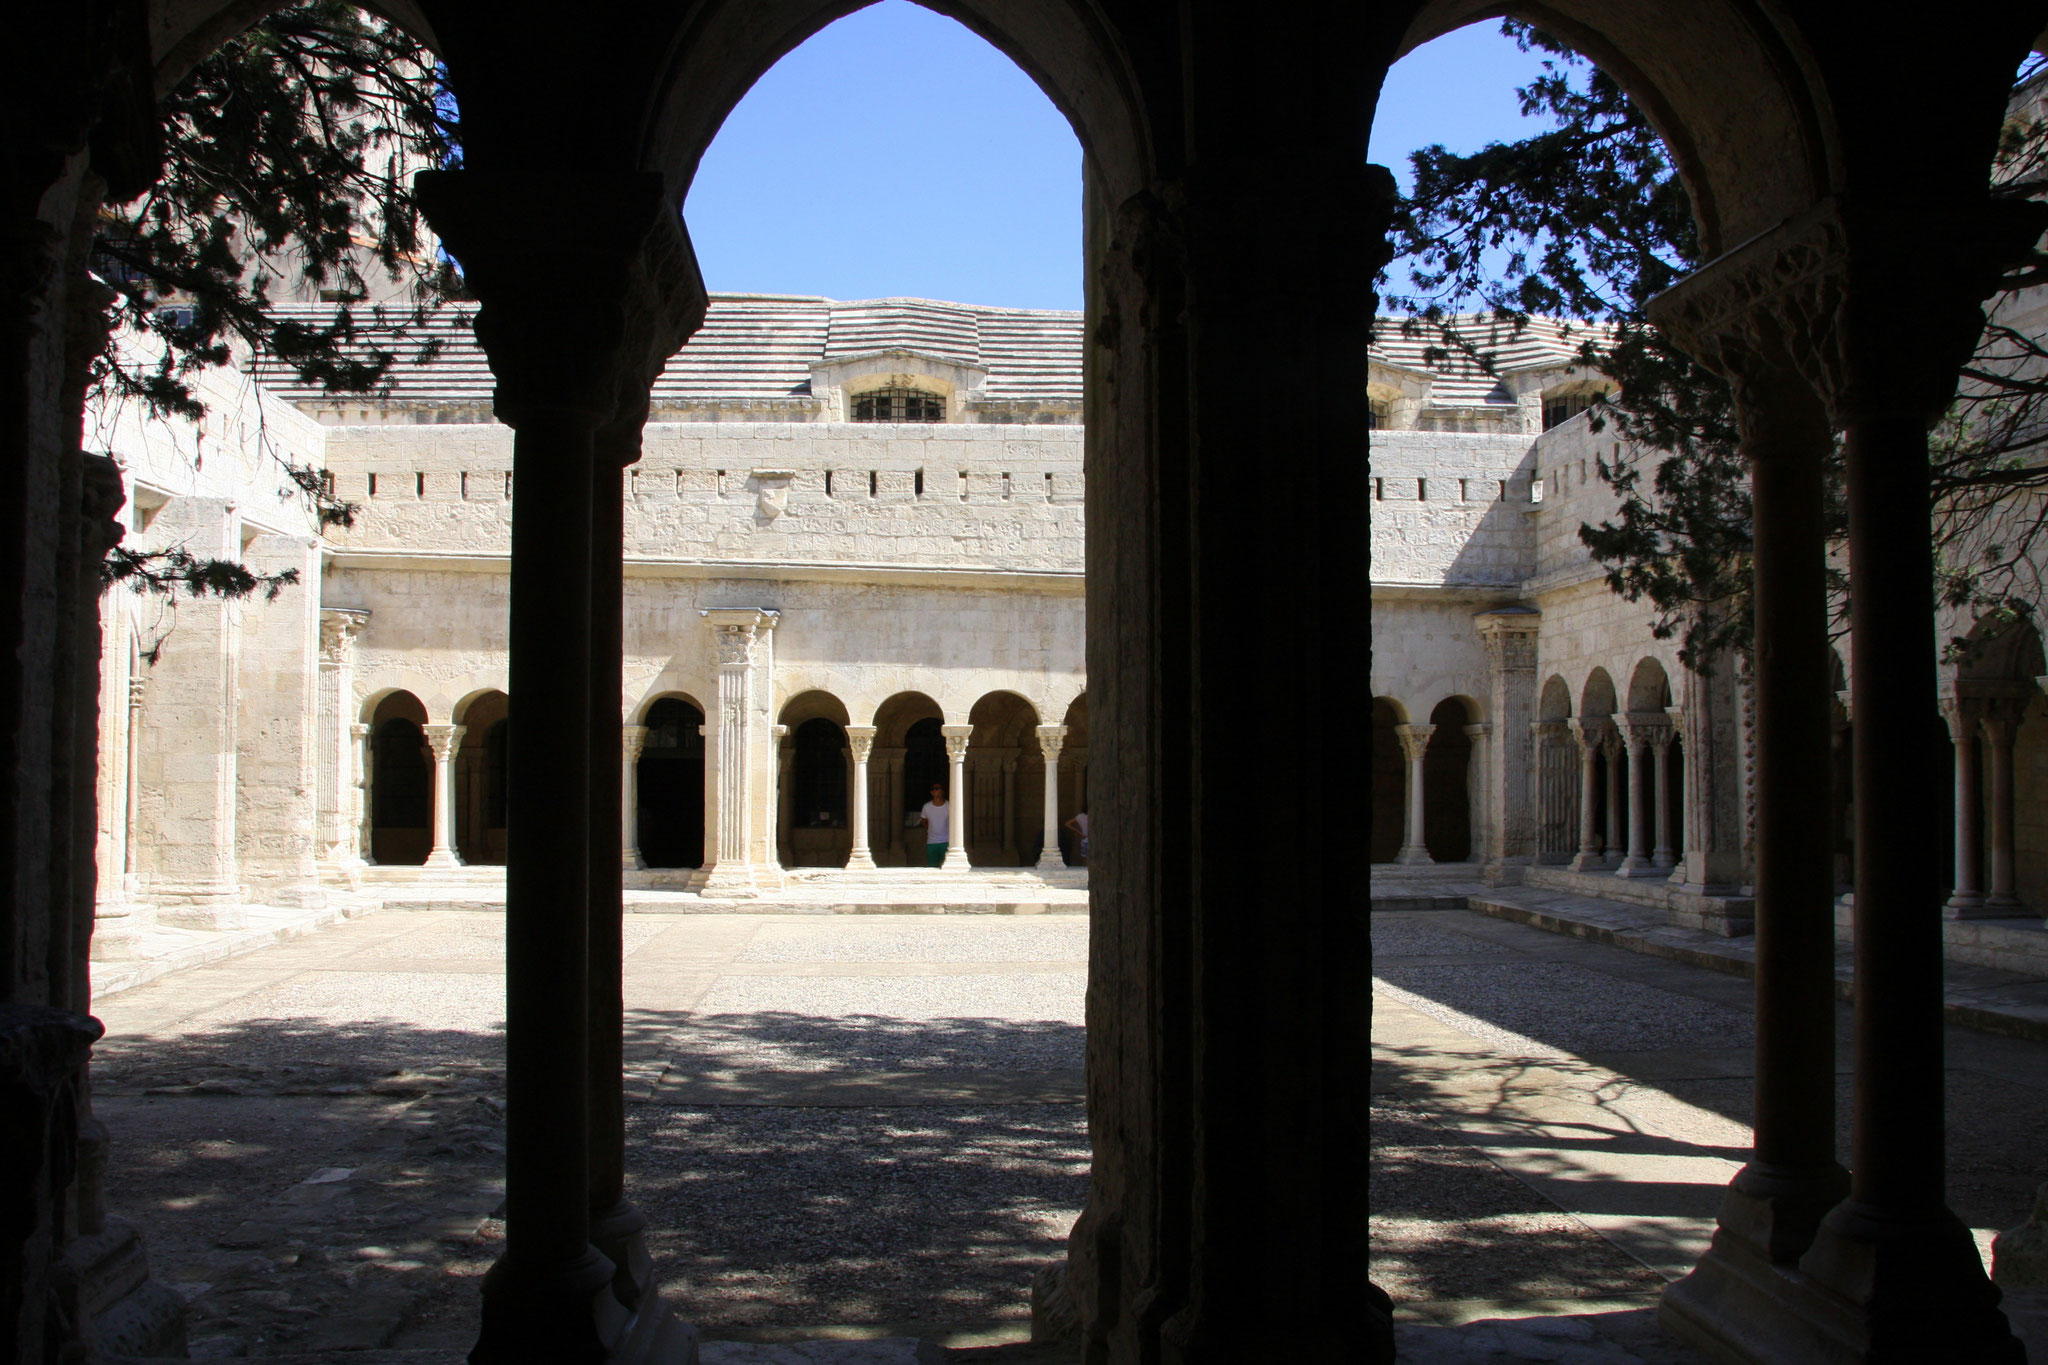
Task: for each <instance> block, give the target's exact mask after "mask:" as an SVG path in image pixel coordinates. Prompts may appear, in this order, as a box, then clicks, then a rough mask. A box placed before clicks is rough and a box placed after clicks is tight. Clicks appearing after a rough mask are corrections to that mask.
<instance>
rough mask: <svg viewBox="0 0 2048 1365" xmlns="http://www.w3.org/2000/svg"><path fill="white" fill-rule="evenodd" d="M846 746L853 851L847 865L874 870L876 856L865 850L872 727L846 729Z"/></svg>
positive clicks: (872, 738)
mask: <svg viewBox="0 0 2048 1365" xmlns="http://www.w3.org/2000/svg"><path fill="white" fill-rule="evenodd" d="M846 742H847V746H848V747H849V748H851V749H852V750H853V816H852V821H853V851H852V853H851V854H849V855H848V856H847V859H846V865H847V866H848V867H873V866H874V865H875V855H874V854H873V852H872V851H870V849H869V848H868V841H869V821H868V758H869V757H870V756H871V755H872V754H873V753H874V748H875V727H874V726H872V725H849V726H847V727H846Z"/></svg>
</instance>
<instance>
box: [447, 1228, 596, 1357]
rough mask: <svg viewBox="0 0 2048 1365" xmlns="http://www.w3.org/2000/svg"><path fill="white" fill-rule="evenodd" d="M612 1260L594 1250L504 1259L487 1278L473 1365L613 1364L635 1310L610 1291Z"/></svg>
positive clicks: (507, 1255) (472, 1353) (513, 1254)
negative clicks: (549, 1259)
mask: <svg viewBox="0 0 2048 1365" xmlns="http://www.w3.org/2000/svg"><path fill="white" fill-rule="evenodd" d="M611 1279H612V1263H611V1262H610V1261H608V1260H606V1259H605V1258H604V1256H603V1255H602V1254H600V1253H599V1252H598V1250H597V1248H595V1247H591V1248H589V1249H588V1250H586V1251H585V1252H584V1254H583V1255H582V1256H579V1257H577V1258H576V1259H575V1260H573V1261H569V1262H566V1263H560V1262H557V1263H548V1264H543V1265H537V1266H531V1267H529V1266H527V1265H525V1264H523V1263H522V1262H521V1260H520V1258H519V1257H518V1254H517V1253H516V1252H512V1251H507V1252H506V1253H505V1254H504V1255H503V1256H500V1257H499V1258H498V1260H497V1263H496V1264H495V1265H493V1266H492V1267H491V1268H490V1270H489V1271H487V1272H486V1273H485V1275H484V1285H483V1297H484V1306H483V1330H482V1331H481V1332H480V1333H479V1334H478V1336H477V1339H476V1346H475V1347H474V1348H473V1349H472V1350H471V1351H470V1353H469V1359H470V1362H471V1365H495V1362H499V1361H503V1362H505V1365H520V1363H521V1362H525V1361H532V1360H560V1361H611V1360H615V1359H617V1358H618V1356H617V1354H616V1353H617V1350H618V1348H619V1347H620V1346H621V1345H622V1344H623V1343H624V1342H625V1340H626V1336H627V1330H628V1329H629V1328H630V1327H631V1326H632V1325H633V1315H632V1314H630V1313H629V1312H628V1311H627V1310H626V1308H625V1307H624V1306H623V1305H621V1304H620V1303H619V1301H618V1300H617V1299H616V1298H614V1297H613V1296H612V1289H611Z"/></svg>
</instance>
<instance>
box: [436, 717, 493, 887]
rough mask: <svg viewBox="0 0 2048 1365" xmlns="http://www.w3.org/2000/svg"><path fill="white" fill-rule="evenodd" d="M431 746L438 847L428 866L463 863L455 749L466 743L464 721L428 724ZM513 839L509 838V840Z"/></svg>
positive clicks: (460, 864) (448, 865)
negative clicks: (457, 821)
mask: <svg viewBox="0 0 2048 1365" xmlns="http://www.w3.org/2000/svg"><path fill="white" fill-rule="evenodd" d="M422 728H424V729H425V731H426V734H427V746H428V747H429V748H431V749H432V750H433V751H434V848H433V851H432V852H430V853H428V854H427V864H426V865H427V866H428V867H461V866H462V858H461V856H460V855H459V854H457V853H456V851H455V752H456V750H458V749H459V748H461V747H462V736H463V733H464V732H465V731H466V730H467V729H468V727H467V726H463V725H428V726H424V727H422ZM508 842H509V841H508Z"/></svg>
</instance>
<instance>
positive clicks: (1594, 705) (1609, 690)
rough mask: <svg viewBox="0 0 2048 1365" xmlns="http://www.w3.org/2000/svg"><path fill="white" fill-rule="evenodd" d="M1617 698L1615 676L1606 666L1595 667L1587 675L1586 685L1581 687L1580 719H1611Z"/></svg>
mask: <svg viewBox="0 0 2048 1365" xmlns="http://www.w3.org/2000/svg"><path fill="white" fill-rule="evenodd" d="M1615 700H1616V698H1615V692H1614V678H1613V676H1612V675H1611V674H1609V673H1608V671H1607V670H1606V669H1604V668H1595V669H1594V670H1593V671H1592V672H1591V673H1588V674H1587V675H1586V684H1585V686H1583V687H1581V688H1580V689H1579V719H1580V720H1584V721H1596V720H1607V719H1610V718H1611V717H1612V716H1613V715H1614V707H1615Z"/></svg>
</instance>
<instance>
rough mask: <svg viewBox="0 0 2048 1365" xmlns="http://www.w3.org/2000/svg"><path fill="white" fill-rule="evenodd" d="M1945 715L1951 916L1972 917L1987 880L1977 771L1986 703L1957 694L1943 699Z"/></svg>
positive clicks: (1978, 909)
mask: <svg viewBox="0 0 2048 1365" xmlns="http://www.w3.org/2000/svg"><path fill="white" fill-rule="evenodd" d="M1941 715H1942V719H1943V720H1946V721H1947V722H1948V737H1949V742H1950V743H1951V744H1953V745H1954V746H1955V754H1956V760H1955V789H1956V801H1955V806H1956V870H1955V890H1954V892H1953V893H1952V894H1951V895H1950V896H1949V898H1948V905H1947V907H1946V908H1947V913H1948V916H1949V918H1950V919H1969V918H1970V917H1971V916H1973V915H1977V914H1981V913H1982V912H1983V910H1984V889H1983V884H1982V883H1981V882H1979V881H1978V879H1977V869H1978V865H1979V864H1978V858H1979V855H1980V853H1981V851H1982V849H1983V834H1982V832H1981V830H1980V828H1979V821H1978V818H1977V810H1978V805H1977V803H1978V801H1979V799H1980V798H1981V797H1982V795H1983V783H1982V781H1981V780H1980V779H1979V777H1978V775H1977V735H1978V731H1979V727H1980V725H1981V722H1982V721H1983V719H1984V716H1983V707H1982V706H1981V705H1980V704H1979V703H1978V701H1977V700H1976V699H1975V698H1972V697H1959V696H1956V695H1954V694H1952V693H1951V694H1950V695H1947V696H1944V697H1943V698H1942V699H1941Z"/></svg>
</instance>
